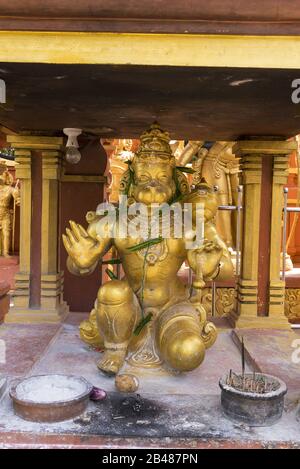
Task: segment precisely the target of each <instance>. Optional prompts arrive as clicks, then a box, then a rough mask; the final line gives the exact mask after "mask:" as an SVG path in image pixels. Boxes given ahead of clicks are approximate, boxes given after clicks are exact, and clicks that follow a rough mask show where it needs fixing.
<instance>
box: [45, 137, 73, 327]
mask: <svg viewBox="0 0 300 469" xmlns="http://www.w3.org/2000/svg"><path fill="white" fill-rule="evenodd" d="M61 145H62V139H61V138H53V146H52V148H48V149H46V150H42V151H41V157H42V229H41V310H42V312H43V313H42V315H41V319H43V321H51V322H53V321H54V322H58V321H61V320H62V319H63V318H64V317H65V316H66V314H67V313H68V307H67V304H66V303H65V302H64V301H63V272H62V271H60V270H59V268H58V246H59V242H58V209H59V180H60V178H61V172H62V168H61V162H62V157H61V152H60V149H61Z"/></svg>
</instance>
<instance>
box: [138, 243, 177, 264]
mask: <svg viewBox="0 0 300 469" xmlns="http://www.w3.org/2000/svg"><path fill="white" fill-rule="evenodd" d="M143 241H145V240H143ZM168 252H169V250H168V246H167V241H166V240H165V239H162V241H161V242H160V243H158V244H153V245H150V246H147V247H146V248H143V249H140V250H139V251H137V254H138V256H139V257H141V258H142V259H144V260H145V261H146V263H147V264H148V265H155V264H156V263H157V262H161V261H163V260H164V259H166V257H167V255H168Z"/></svg>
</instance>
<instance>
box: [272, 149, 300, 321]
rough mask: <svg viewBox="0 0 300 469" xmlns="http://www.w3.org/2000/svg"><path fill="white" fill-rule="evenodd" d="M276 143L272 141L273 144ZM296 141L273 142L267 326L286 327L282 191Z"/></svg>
mask: <svg viewBox="0 0 300 469" xmlns="http://www.w3.org/2000/svg"><path fill="white" fill-rule="evenodd" d="M274 143H275V142H274ZM295 147H296V142H276V148H275V149H274V152H273V180H272V212H271V239H270V267H269V278H270V282H269V320H270V322H271V326H270V327H285V326H286V327H289V324H287V322H288V320H287V318H286V316H285V315H284V301H285V283H284V281H282V280H281V276H280V271H281V268H282V262H281V252H282V244H281V242H282V239H281V238H282V210H283V203H284V198H283V188H284V186H286V184H287V178H288V163H289V155H290V153H291V152H292V151H293V150H294V149H295Z"/></svg>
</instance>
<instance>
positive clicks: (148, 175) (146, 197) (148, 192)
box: [132, 161, 176, 205]
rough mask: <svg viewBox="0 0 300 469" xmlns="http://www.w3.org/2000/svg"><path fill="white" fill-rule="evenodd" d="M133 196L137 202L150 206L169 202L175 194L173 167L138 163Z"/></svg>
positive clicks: (135, 167) (163, 164)
mask: <svg viewBox="0 0 300 469" xmlns="http://www.w3.org/2000/svg"><path fill="white" fill-rule="evenodd" d="M133 170H134V185H133V192H132V195H133V197H134V199H135V201H136V202H140V203H143V204H145V205H150V204H152V203H158V204H162V203H165V202H168V201H169V200H170V199H171V198H172V196H173V195H174V193H175V190H176V186H175V181H174V179H173V168H172V166H170V165H168V164H165V163H160V162H159V161H158V162H156V163H151V162H149V163H147V162H141V163H136V164H135V165H134V167H133Z"/></svg>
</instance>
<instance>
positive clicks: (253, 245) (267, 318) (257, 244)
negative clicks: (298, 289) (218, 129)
mask: <svg viewBox="0 0 300 469" xmlns="http://www.w3.org/2000/svg"><path fill="white" fill-rule="evenodd" d="M294 146H295V145H294V142H286V141H274V140H270V141H261V140H248V141H240V142H237V144H236V145H235V146H234V148H233V152H234V153H235V154H236V155H237V156H240V157H241V158H242V160H241V163H242V184H243V186H244V203H243V239H242V253H241V264H242V265H241V275H240V278H239V279H238V286H237V312H236V313H234V314H232V315H231V318H230V319H231V320H232V322H233V324H234V325H235V327H239V328H249V327H253V328H272V327H273V328H275V327H276V328H288V327H289V324H288V322H287V320H286V318H285V316H284V303H283V298H284V285H283V283H282V282H281V280H280V252H281V233H282V227H281V222H282V208H283V185H284V183H285V181H286V176H287V175H286V168H287V166H286V165H287V163H288V158H287V156H288V154H289V153H290V152H291V151H292V150H293V148H294ZM265 158H270V159H271V161H270V164H271V167H270V173H271V172H272V174H270V180H269V181H268V180H267V179H266V181H264V182H266V186H265V187H264V185H263V186H262V167H263V161H264V160H263V159H265ZM265 161H266V160H265ZM266 162H268V161H266ZM268 184H269V185H270V184H271V185H272V195H271V190H269V196H268V194H267V193H268ZM269 189H271V188H270V187H269ZM265 197H267V198H268V200H266V199H265ZM270 198H271V200H269V199H270ZM268 204H269V207H270V211H269V212H268V210H267V205H268ZM264 230H267V231H268V230H269V237H268V240H267V244H268V247H270V252H269V253H268V252H267V250H266V246H263V243H262V239H261V238H262V237H263V236H262V233H263V234H265V233H266V231H264ZM262 256H264V259H263V263H262V262H261V260H262ZM266 265H267V268H265V267H266ZM262 268H264V270H265V271H264V273H263V280H264V281H265V287H263V289H264V288H265V291H266V290H267V298H268V301H267V302H266V305H265V310H264V311H263V313H260V315H259V316H258V309H260V310H261V309H262V308H261V306H262V305H261V303H260V300H261V298H260V297H259V289H261V287H262V283H260V285H259V284H258V279H259V269H262ZM261 274H262V272H261V271H260V276H261ZM265 277H266V278H265Z"/></svg>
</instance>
